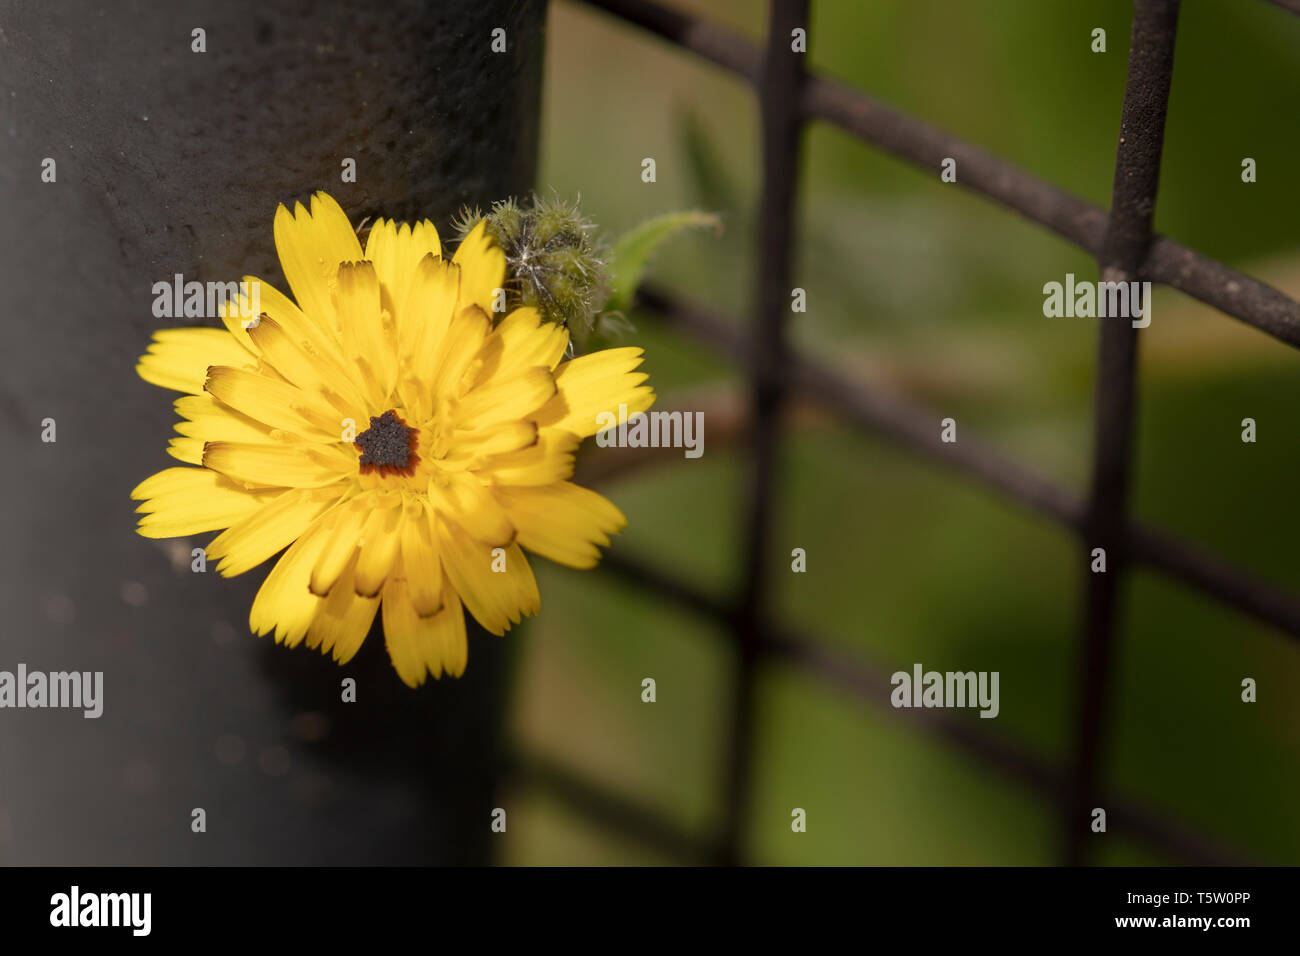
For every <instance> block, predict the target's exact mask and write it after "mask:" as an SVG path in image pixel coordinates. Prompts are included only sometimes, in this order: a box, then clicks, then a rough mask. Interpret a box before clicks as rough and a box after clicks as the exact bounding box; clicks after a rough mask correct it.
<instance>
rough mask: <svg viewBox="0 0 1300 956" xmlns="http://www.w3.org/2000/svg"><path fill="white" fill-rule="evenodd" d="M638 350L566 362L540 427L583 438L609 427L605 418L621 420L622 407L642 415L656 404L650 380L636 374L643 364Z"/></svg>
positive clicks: (558, 371) (610, 351) (596, 354)
mask: <svg viewBox="0 0 1300 956" xmlns="http://www.w3.org/2000/svg"><path fill="white" fill-rule="evenodd" d="M641 355H642V350H641V349H639V348H619V349H605V350H604V351H601V352H592V353H591V354H590V355H582V356H579V357H578V358H576V359H573V360H572V361H570V362H565V363H564V364H563V365H561V366H559V367H558V368H557V369H556V370H555V386H556V388H557V389H558V394H557V395H556V396H555V398H553V399H552V400H551V401H550V403H549V404H548V405H547V407H546V408H545V409H543V410H542V412H541V414H540V415H539V416H538V417H537V422H538V424H540V425H549V426H553V427H555V428H562V429H564V430H565V431H571V432H573V433H574V434H575V435H577V436H579V437H580V438H585V437H587V436H588V435H594V434H596V432H598V431H601V430H602V429H604V428H606V427H608V419H607V418H604V416H605V415H606V414H608V415H612V416H614V419H615V421H617V419H618V415H619V406H620V405H625V406H627V407H626V414H627V415H634V414H636V413H637V412H643V411H645V410H646V409H648V408H649V407H650V406H651V405H653V404H654V399H655V395H654V392H653V391H651V389H650V387H649V386H647V385H642V384H641V383H642V382H644V381H645V380H646V379H647V378H648V377H649V376H647V375H646V374H645V373H644V372H634V371H633V369H635V368H636V367H637V366H638V365H640V364H641Z"/></svg>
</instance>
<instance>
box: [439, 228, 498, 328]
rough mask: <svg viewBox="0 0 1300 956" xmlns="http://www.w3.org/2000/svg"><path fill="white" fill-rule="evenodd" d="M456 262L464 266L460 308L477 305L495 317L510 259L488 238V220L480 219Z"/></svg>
mask: <svg viewBox="0 0 1300 956" xmlns="http://www.w3.org/2000/svg"><path fill="white" fill-rule="evenodd" d="M452 262H455V263H456V264H457V265H459V266H460V271H461V279H460V304H461V306H462V307H465V306H469V305H477V306H478V307H479V308H480V309H482V310H483V313H484V314H485V315H491V314H492V300H493V299H494V298H495V297H496V290H497V289H500V288H502V287H503V286H505V284H506V256H505V253H504V252H502V251H501V249H500V247H499V246H497V244H496V243H495V242H493V241H492V240H491V239H490V238H488V234H487V220H486V219H480V220H479V223H478V225H476V226H475V227H474V228H473V229H471V230H470V231H469V235H467V236H466V237H465V241H464V242H462V243H461V244H460V247H459V248H458V249H457V250H456V255H455V256H453V257H452Z"/></svg>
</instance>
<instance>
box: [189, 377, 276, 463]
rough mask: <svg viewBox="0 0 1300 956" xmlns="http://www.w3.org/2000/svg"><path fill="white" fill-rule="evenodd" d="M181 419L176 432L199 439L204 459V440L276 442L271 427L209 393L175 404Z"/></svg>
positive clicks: (190, 396) (200, 454)
mask: <svg viewBox="0 0 1300 956" xmlns="http://www.w3.org/2000/svg"><path fill="white" fill-rule="evenodd" d="M172 407H173V408H175V409H176V414H178V415H180V416H181V419H182V420H181V421H179V422H177V423H176V431H178V432H179V433H180V434H182V435H184V436H186V437H187V438H194V439H197V440H198V442H199V456H200V460H202V452H203V448H202V445H203V442H208V441H249V442H259V441H260V442H273V441H276V439H275V438H273V437H272V435H271V429H270V428H269V427H268V426H266V425H263V424H262V423H261V422H257V421H254V420H253V419H251V418H249V417H248V416H247V415H242V414H240V413H239V412H237V411H235V410H234V409H233V408H230V407H228V406H226V405H222V404H221V403H220V402H218V401H217V400H216V399H215V398H213V397H212V396H211V395H209V394H207V393H206V392H205V393H204V394H202V395H185V396H182V397H181V398H178V399H176V401H175V402H173V403H172Z"/></svg>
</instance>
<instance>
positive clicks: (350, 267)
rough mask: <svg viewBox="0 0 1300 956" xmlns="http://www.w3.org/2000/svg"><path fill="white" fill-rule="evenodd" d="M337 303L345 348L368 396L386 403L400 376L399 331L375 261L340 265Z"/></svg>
mask: <svg viewBox="0 0 1300 956" xmlns="http://www.w3.org/2000/svg"><path fill="white" fill-rule="evenodd" d="M334 304H335V308H336V310H337V312H338V317H339V323H340V327H341V329H342V334H343V349H344V352H345V353H346V354H348V355H350V356H351V357H352V360H353V364H354V365H355V366H356V369H357V371H358V373H359V381H360V383H361V385H362V387H363V389H364V392H365V395H366V397H367V398H368V399H370V400H371V401H372V402H373V403H374V404H375V405H379V404H381V403H386V400H387V398H388V393H389V392H390V391H392V388H393V384H394V382H395V381H396V378H397V355H396V350H397V331H396V328H395V326H394V324H393V317H392V315H391V314H389V312H388V311H387V310H386V309H384V308H383V305H382V302H381V298H380V294H379V278H378V277H377V276H376V275H375V266H374V263H371V262H345V263H343V264H342V265H340V266H339V271H338V285H337V288H336V291H335V296H334Z"/></svg>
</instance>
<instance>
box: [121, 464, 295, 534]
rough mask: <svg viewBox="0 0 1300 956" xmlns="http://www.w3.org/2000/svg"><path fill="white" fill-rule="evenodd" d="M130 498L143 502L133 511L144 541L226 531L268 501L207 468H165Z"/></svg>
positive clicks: (133, 491)
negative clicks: (203, 532)
mask: <svg viewBox="0 0 1300 956" xmlns="http://www.w3.org/2000/svg"><path fill="white" fill-rule="evenodd" d="M131 497H132V498H135V499H137V500H141V501H143V504H141V505H140V507H139V508H137V509H136V510H137V511H138V512H140V513H141V514H143V515H144V517H143V518H141V519H140V527H139V532H140V534H142V535H144V536H145V537H146V538H174V537H179V536H181V535H189V534H198V533H199V532H202V531H213V530H215V529H217V528H225V527H227V526H228V525H231V524H233V523H234V522H236V521H238V520H239V519H240V518H242V517H244V516H245V515H248V514H251V513H252V512H254V511H256V510H258V509H259V508H261V507H262V505H263V504H264V503H265V502H266V501H268V500H270V496H268V495H266V494H265V493H255V492H250V491H248V490H246V489H244V488H242V487H240V486H239V485H237V484H235V483H234V482H232V481H230V480H229V479H227V478H224V477H223V476H221V475H219V474H217V473H216V472H213V471H209V470H207V469H206V468H166V469H164V470H162V471H160V472H158V473H157V474H156V475H151V476H150V477H148V478H146V479H145V480H144V481H142V482H140V484H138V485H136V486H135V488H134V489H133V490H132V491H131Z"/></svg>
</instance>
